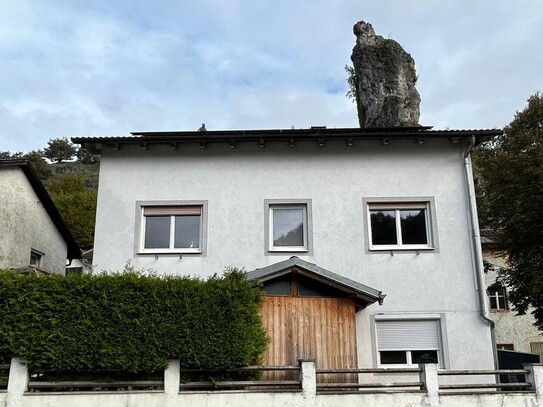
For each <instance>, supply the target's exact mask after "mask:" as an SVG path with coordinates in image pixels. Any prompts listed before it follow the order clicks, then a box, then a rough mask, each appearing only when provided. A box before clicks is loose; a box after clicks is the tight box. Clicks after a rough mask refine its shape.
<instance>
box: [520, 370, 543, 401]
mask: <svg viewBox="0 0 543 407" xmlns="http://www.w3.org/2000/svg"><path fill="white" fill-rule="evenodd" d="M523 366H524V369H526V370H528V371H529V372H530V373H528V374H527V375H526V383H530V384H531V385H532V390H533V391H535V394H536V395H537V397H538V398H543V364H542V363H525V364H523Z"/></svg>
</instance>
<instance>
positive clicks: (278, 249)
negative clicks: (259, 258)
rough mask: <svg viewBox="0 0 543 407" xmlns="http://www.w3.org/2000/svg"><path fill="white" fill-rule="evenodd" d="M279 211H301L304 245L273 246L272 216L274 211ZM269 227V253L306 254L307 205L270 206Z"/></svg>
mask: <svg viewBox="0 0 543 407" xmlns="http://www.w3.org/2000/svg"><path fill="white" fill-rule="evenodd" d="M281 209H301V210H302V220H303V231H304V233H303V239H304V242H303V243H304V244H303V245H302V246H274V245H273V216H274V211H275V210H281ZM269 217H270V219H269V225H270V236H269V241H270V249H269V250H270V251H271V252H307V205H305V204H299V205H270V211H269Z"/></svg>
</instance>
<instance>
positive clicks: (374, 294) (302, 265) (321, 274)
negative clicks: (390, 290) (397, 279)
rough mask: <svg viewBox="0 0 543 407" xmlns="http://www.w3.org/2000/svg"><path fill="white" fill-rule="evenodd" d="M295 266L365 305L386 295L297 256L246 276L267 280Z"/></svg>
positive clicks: (382, 298)
mask: <svg viewBox="0 0 543 407" xmlns="http://www.w3.org/2000/svg"><path fill="white" fill-rule="evenodd" d="M294 268H298V269H300V271H301V272H302V273H303V274H304V275H306V276H307V277H310V278H312V279H314V280H318V281H320V282H322V283H325V284H328V285H330V286H332V287H335V288H337V289H339V290H341V291H344V292H347V293H349V294H352V295H354V296H355V298H356V299H357V300H358V303H360V302H362V303H363V305H364V306H366V305H369V304H373V303H374V302H376V301H377V302H379V304H382V303H383V300H384V298H385V296H386V295H385V294H383V293H382V292H381V291H379V290H376V289H375V288H371V287H368V286H366V285H364V284H360V283H358V282H356V281H353V280H350V279H348V278H347V277H343V276H340V275H339V274H336V273H333V272H331V271H329V270H326V269H324V268H322V267H319V266H317V265H316V264H313V263H309V262H307V261H304V260H302V259H300V258H298V257H296V256H292V257H291V258H290V259H288V260H284V261H281V262H279V263H275V264H272V265H270V266H266V267H262V268H259V269H255V270H252V271H249V272H248V273H247V274H246V277H247V279H249V280H260V281H262V282H265V281H268V280H273V279H274V278H277V277H280V276H282V275H284V274H287V273H290V272H292V270H293V269H294ZM304 271H305V272H304Z"/></svg>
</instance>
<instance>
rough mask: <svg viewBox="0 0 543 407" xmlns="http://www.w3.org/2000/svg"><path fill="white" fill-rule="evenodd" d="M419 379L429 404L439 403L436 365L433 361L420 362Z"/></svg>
mask: <svg viewBox="0 0 543 407" xmlns="http://www.w3.org/2000/svg"><path fill="white" fill-rule="evenodd" d="M419 366H420V367H421V369H422V372H420V381H421V382H422V389H423V390H426V396H427V397H428V402H429V405H430V406H434V405H436V406H437V405H439V381H438V376H437V365H436V364H435V363H421V364H420V365H419Z"/></svg>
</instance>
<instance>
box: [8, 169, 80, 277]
mask: <svg viewBox="0 0 543 407" xmlns="http://www.w3.org/2000/svg"><path fill="white" fill-rule="evenodd" d="M0 191H1V194H0V268H13V269H27V268H28V267H29V266H32V267H34V268H37V269H39V270H42V271H46V272H49V273H57V274H63V273H64V267H65V265H66V259H68V260H71V259H76V258H79V257H80V250H79V247H78V246H77V243H76V242H75V240H74V238H73V236H72V234H71V233H70V231H69V230H68V228H67V226H66V224H65V223H64V221H63V220H62V218H61V216H60V214H59V212H58V210H57V209H56V207H55V205H54V203H53V201H52V200H51V197H50V196H49V194H48V193H47V191H46V189H45V187H44V186H43V184H42V183H41V181H40V179H39V178H38V175H37V174H36V172H35V171H34V168H33V167H32V165H31V164H30V163H29V162H28V161H27V160H19V159H9V160H0Z"/></svg>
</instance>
